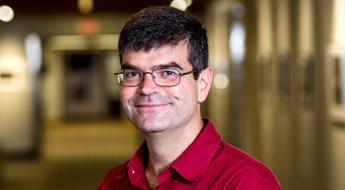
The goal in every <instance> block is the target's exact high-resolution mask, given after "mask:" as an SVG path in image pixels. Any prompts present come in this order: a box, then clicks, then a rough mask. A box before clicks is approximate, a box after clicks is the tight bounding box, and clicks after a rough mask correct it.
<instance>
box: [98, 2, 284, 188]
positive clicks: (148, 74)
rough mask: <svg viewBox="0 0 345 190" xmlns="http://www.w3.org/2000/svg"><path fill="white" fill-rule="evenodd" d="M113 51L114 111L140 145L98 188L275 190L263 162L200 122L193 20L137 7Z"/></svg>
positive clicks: (204, 62) (206, 85) (202, 77)
mask: <svg viewBox="0 0 345 190" xmlns="http://www.w3.org/2000/svg"><path fill="white" fill-rule="evenodd" d="M118 47H119V51H120V61H121V66H122V69H121V70H120V71H118V72H117V73H115V75H117V80H118V83H119V84H120V85H121V90H120V97H121V102H122V106H123V109H124V112H125V113H126V115H127V117H128V118H129V120H130V121H131V122H132V123H133V124H134V125H135V126H136V127H137V128H138V129H139V130H140V131H141V132H142V133H143V134H144V137H145V141H144V142H143V144H142V145H141V147H140V148H139V149H138V151H137V152H136V153H135V155H134V156H133V157H132V158H131V159H130V160H129V161H127V162H125V163H124V164H122V165H120V166H117V167H116V168H114V169H112V170H111V171H109V173H108V174H107V175H106V177H105V178H104V180H103V182H102V183H101V184H100V186H99V187H98V189H99V190H110V189H271V190H276V189H281V187H280V185H279V183H278V181H277V179H276V178H275V176H274V175H273V173H272V172H271V171H270V170H269V169H268V168H267V167H266V166H265V165H263V164H262V163H260V162H259V161H257V160H255V159H254V158H252V157H250V156H249V155H247V154H246V153H244V152H242V151H241V150H239V149H237V148H235V147H233V146H231V145H229V144H227V143H225V142H224V141H222V140H221V137H220V135H219V134H218V133H217V132H216V130H215V127H214V126H213V124H212V122H211V121H210V120H208V119H202V118H201V113H200V104H201V103H202V102H203V101H205V99H206V97H207V95H208V92H209V90H210V87H211V81H212V69H211V68H210V67H209V66H208V45H207V37H206V30H205V29H204V28H203V27H202V26H201V24H200V22H199V21H198V20H197V19H196V18H194V17H193V16H191V15H190V14H188V13H186V12H183V11H180V10H178V9H175V8H170V7H155V8H147V9H144V10H143V11H141V12H139V13H137V14H136V15H134V16H133V17H132V18H131V19H130V20H129V21H128V22H127V23H126V24H125V26H124V28H123V29H122V31H121V34H120V39H119V46H118Z"/></svg>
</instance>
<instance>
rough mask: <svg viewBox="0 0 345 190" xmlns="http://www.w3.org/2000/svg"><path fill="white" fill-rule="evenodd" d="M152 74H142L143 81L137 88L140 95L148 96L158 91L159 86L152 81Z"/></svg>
mask: <svg viewBox="0 0 345 190" xmlns="http://www.w3.org/2000/svg"><path fill="white" fill-rule="evenodd" d="M153 77H154V76H153V75H152V73H144V79H143V81H142V82H141V84H140V86H139V91H140V93H141V94H144V95H150V94H152V93H155V92H157V91H158V89H159V86H157V85H156V83H155V82H154V81H153Z"/></svg>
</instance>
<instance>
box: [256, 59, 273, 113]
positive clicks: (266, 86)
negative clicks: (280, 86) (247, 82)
mask: <svg viewBox="0 0 345 190" xmlns="http://www.w3.org/2000/svg"><path fill="white" fill-rule="evenodd" d="M257 61H258V81H259V83H258V85H259V92H258V99H259V103H260V105H261V106H267V105H269V104H270V103H272V98H273V68H272V67H273V65H272V55H271V54H263V53H260V54H259V55H258V58H257Z"/></svg>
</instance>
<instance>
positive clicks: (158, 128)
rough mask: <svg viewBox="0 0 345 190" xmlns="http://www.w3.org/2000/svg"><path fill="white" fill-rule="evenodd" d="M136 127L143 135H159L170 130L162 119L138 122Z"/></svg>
mask: <svg viewBox="0 0 345 190" xmlns="http://www.w3.org/2000/svg"><path fill="white" fill-rule="evenodd" d="M134 124H135V126H136V127H137V128H138V129H139V130H140V131H141V132H143V133H158V132H162V131H164V130H166V129H167V128H168V126H167V124H166V123H164V122H162V121H160V119H157V118H155V119H149V120H148V119H146V120H144V121H136V122H135V123H134Z"/></svg>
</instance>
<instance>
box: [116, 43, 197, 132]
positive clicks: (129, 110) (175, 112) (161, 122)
mask: <svg viewBox="0 0 345 190" xmlns="http://www.w3.org/2000/svg"><path fill="white" fill-rule="evenodd" d="M187 52H188V50H187V45H186V44H185V43H181V44H179V45H177V46H165V47H161V48H158V49H152V50H150V51H149V52H145V51H139V52H128V53H127V54H126V55H124V57H123V60H124V65H125V66H126V67H135V68H137V69H140V70H142V71H144V72H152V70H153V69H155V68H157V66H159V65H160V66H161V67H164V66H169V65H172V64H171V63H176V64H177V65H178V68H176V69H179V70H180V72H188V71H191V70H192V65H191V64H190V63H189V62H188V60H187ZM172 68H175V66H172ZM145 80H147V81H146V83H145V81H143V82H142V84H140V85H139V86H137V87H124V86H122V87H121V90H120V97H121V102H122V106H123V108H124V111H125V113H126V115H127V117H128V119H129V120H130V121H131V122H132V123H133V124H134V125H135V126H136V127H137V128H138V129H139V130H141V131H142V132H143V133H157V132H162V131H171V130H174V129H177V128H181V126H184V125H186V123H189V122H190V121H191V120H192V118H194V119H195V118H196V117H199V112H200V111H198V105H197V104H198V102H197V96H198V95H197V94H198V92H197V86H196V81H195V80H194V78H193V75H192V74H191V75H185V76H183V77H182V78H181V82H180V84H178V85H177V86H173V87H161V86H157V85H156V84H154V82H153V81H152V78H151V76H150V75H149V74H147V75H145Z"/></svg>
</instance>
